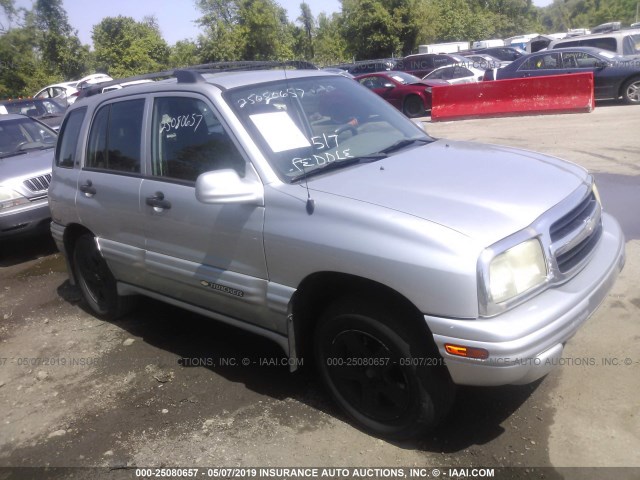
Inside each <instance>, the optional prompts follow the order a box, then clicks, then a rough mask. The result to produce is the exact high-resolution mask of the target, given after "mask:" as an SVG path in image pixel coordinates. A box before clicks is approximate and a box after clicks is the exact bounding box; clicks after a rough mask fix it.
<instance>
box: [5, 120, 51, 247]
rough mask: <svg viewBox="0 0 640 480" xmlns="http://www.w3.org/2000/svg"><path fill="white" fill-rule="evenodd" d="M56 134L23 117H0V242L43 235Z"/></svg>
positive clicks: (49, 216)
mask: <svg viewBox="0 0 640 480" xmlns="http://www.w3.org/2000/svg"><path fill="white" fill-rule="evenodd" d="M56 140H57V135H56V132H54V131H53V130H51V129H50V128H49V127H47V126H46V125H44V124H42V123H40V122H38V121H37V120H33V119H32V118H29V117H26V116H24V115H16V114H5V115H0V240H5V239H7V238H15V237H22V236H25V235H32V234H34V233H38V232H47V230H48V227H49V223H50V219H51V215H50V213H49V206H48V203H47V189H48V188H49V182H50V181H51V164H52V163H53V148H54V147H55V145H56Z"/></svg>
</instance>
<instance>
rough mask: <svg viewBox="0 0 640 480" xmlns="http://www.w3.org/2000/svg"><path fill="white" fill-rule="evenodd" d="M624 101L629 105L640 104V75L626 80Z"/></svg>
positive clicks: (623, 88)
mask: <svg viewBox="0 0 640 480" xmlns="http://www.w3.org/2000/svg"><path fill="white" fill-rule="evenodd" d="M622 101H623V102H624V103H626V104H628V105H640V77H635V78H631V79H629V80H627V81H626V82H624V85H623V86H622Z"/></svg>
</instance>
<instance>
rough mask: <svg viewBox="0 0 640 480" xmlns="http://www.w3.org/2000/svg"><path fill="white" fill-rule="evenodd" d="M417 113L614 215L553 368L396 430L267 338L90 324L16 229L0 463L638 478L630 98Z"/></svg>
mask: <svg viewBox="0 0 640 480" xmlns="http://www.w3.org/2000/svg"><path fill="white" fill-rule="evenodd" d="M424 121H425V126H426V129H427V131H428V132H429V133H430V134H431V135H433V136H436V137H444V138H452V139H461V140H474V141H483V142H489V143H496V144H504V145H512V146H517V147H521V148H525V149H529V150H536V151H540V152H543V153H547V154H551V155H555V156H559V157H562V158H565V159H568V160H571V161H574V162H576V163H578V164H580V165H583V166H584V167H586V168H588V169H590V170H591V171H592V172H594V174H595V176H596V179H597V182H598V185H599V189H600V193H601V196H602V200H603V204H604V208H605V210H608V211H609V212H611V213H613V215H614V216H616V217H617V218H618V220H619V221H620V222H621V224H622V227H623V230H624V232H625V236H626V240H627V243H626V249H627V262H626V265H625V268H624V270H623V271H622V273H621V275H620V277H619V279H618V281H617V283H616V285H615V286H614V288H613V290H612V291H611V292H610V294H609V295H608V297H607V298H606V299H605V301H604V303H603V304H602V306H601V307H600V309H599V310H598V311H597V312H596V314H595V315H594V316H593V317H592V318H591V319H590V320H589V321H588V322H587V323H586V325H585V326H584V327H583V328H582V329H581V330H580V331H579V332H578V334H577V335H576V336H575V337H574V338H573V339H572V340H571V341H570V342H569V343H568V344H567V346H566V349H565V351H564V354H563V359H562V360H563V361H562V362H561V363H562V364H561V365H559V366H558V367H557V368H556V369H555V370H553V371H552V373H550V374H549V375H548V376H547V377H546V378H545V379H543V380H542V381H539V382H536V383H535V384H533V385H527V386H509V387H500V388H460V389H459V391H458V396H457V400H456V403H455V405H454V407H453V410H452V412H451V414H450V416H449V420H448V422H447V423H446V424H445V425H443V426H442V427H440V428H439V429H438V430H437V431H435V432H434V433H433V434H432V435H430V436H429V437H427V438H424V439H422V440H421V441H419V442H412V443H390V442H387V441H383V440H380V439H377V438H374V437H371V436H369V435H367V434H365V433H363V432H361V431H359V430H358V429H357V428H355V427H354V426H352V425H351V424H350V423H349V421H348V420H347V419H346V418H345V417H344V416H343V415H342V414H341V413H340V412H339V411H338V410H337V408H336V407H334V405H333V404H332V403H331V401H330V399H329V397H328V395H326V394H325V392H324V391H323V389H322V387H321V385H320V381H319V379H318V378H317V377H316V376H315V373H314V371H313V369H312V368H305V369H303V371H302V372H300V373H295V374H290V373H289V371H288V366H287V365H285V363H286V361H285V359H283V356H282V354H281V352H280V350H279V349H278V347H277V346H276V345H275V344H272V343H270V342H268V341H267V340H264V339H262V338H258V337H255V336H252V335H250V334H248V333H246V332H243V331H240V330H236V329H233V328H231V327H228V326H225V325H222V324H218V323H215V322H213V321H211V320H207V319H205V318H202V317H199V316H197V315H195V314H191V313H188V312H185V311H182V310H179V309H177V308H173V307H169V306H167V305H165V304H160V303H157V302H154V301H151V300H145V299H143V300H141V301H140V304H139V307H138V309H136V310H135V312H134V313H132V314H130V315H128V316H126V317H125V318H123V319H122V320H120V321H118V322H116V323H109V322H103V321H100V320H98V319H96V318H95V317H93V316H92V315H90V314H88V313H86V312H85V311H83V310H82V309H81V308H80V307H79V306H78V305H77V301H76V300H77V294H76V292H74V291H73V289H71V288H69V287H68V285H67V284H66V279H67V275H66V271H65V266H64V262H63V259H62V257H61V256H60V254H58V253H56V251H55V247H54V246H53V242H52V241H51V240H50V239H48V238H46V237H44V238H37V239H33V240H30V241H21V242H12V243H7V244H3V245H2V246H1V251H0V341H1V344H0V410H1V411H2V412H3V414H2V421H1V424H0V467H25V466H39V467H41V466H50V467H111V469H113V470H108V469H106V470H104V471H102V473H104V475H105V478H115V476H114V475H116V474H123V472H124V473H126V474H127V475H129V476H127V477H123V478H134V474H133V473H132V471H131V470H128V471H124V470H122V469H123V468H126V467H160V466H165V467H171V466H180V467H198V466H199V467H222V466H247V467H267V466H283V467H285V466H286V467H292V466H318V467H331V466H335V467H345V466H346V467H367V466H370V467H440V468H449V467H451V468H467V467H468V468H472V467H496V468H499V467H505V466H508V467H511V466H513V467H552V468H550V469H548V470H545V471H544V475H545V478H547V479H549V478H558V479H560V478H592V477H586V475H585V472H575V471H571V470H562V469H560V470H556V469H557V468H560V467H579V466H580V467H584V466H593V467H636V469H625V470H618V471H616V473H615V475H616V477H615V478H639V477H640V449H639V448H638V445H640V381H639V378H640V290H639V289H638V278H640V217H639V216H638V213H637V212H638V211H639V207H638V206H639V205H640V137H639V132H640V108H638V107H633V106H621V105H618V104H614V103H611V104H598V106H597V108H596V109H595V111H594V112H592V113H589V114H574V115H550V116H535V117H520V118H500V119H484V120H467V121H458V122H446V123H431V122H430V121H429V119H428V118H425V119H424ZM504 180H505V182H508V181H509V179H508V178H505V179H504ZM16 472H20V471H19V470H10V471H9V470H8V471H6V472H5V473H8V474H9V476H10V475H12V474H13V475H14V477H10V478H19V476H15V475H19V473H16ZM518 474H519V475H521V477H520V478H529V477H527V471H525V470H522V471H520V472H519V473H518ZM596 475H597V473H596ZM0 478H3V473H2V470H1V469H0ZM61 478H62V477H61ZM76 478H77V477H76ZM531 478H539V476H536V477H533V476H532V477H531ZM593 478H613V477H610V476H609V474H604V473H602V475H600V476H594V477H593Z"/></svg>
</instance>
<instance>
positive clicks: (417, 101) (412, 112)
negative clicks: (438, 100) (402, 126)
mask: <svg viewBox="0 0 640 480" xmlns="http://www.w3.org/2000/svg"><path fill="white" fill-rule="evenodd" d="M402 111H403V112H404V114H405V115H406V116H407V117H409V118H416V117H424V112H425V110H424V103H423V102H422V99H421V98H420V97H418V96H417V95H411V96H409V97H407V98H406V99H405V101H404V106H403V108H402Z"/></svg>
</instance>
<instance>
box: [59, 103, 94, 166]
mask: <svg viewBox="0 0 640 480" xmlns="http://www.w3.org/2000/svg"><path fill="white" fill-rule="evenodd" d="M86 113H87V109H86V108H79V109H78V110H74V111H72V112H71V113H70V114H69V115H68V116H67V118H65V119H64V123H63V124H62V127H61V128H60V135H59V136H58V145H57V147H56V165H57V166H58V167H63V168H73V166H74V165H75V161H76V147H77V145H78V138H79V136H80V127H81V126H82V122H83V120H84V116H85V114H86Z"/></svg>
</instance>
